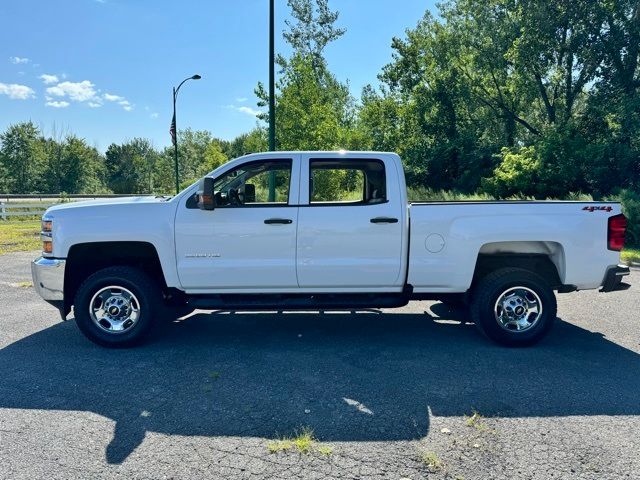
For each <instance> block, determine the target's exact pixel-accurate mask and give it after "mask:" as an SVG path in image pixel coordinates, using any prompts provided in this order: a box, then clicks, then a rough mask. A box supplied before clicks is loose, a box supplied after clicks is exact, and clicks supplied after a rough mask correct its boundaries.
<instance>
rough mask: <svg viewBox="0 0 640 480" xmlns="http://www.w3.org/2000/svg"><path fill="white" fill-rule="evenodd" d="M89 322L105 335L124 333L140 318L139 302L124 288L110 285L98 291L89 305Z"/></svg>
mask: <svg viewBox="0 0 640 480" xmlns="http://www.w3.org/2000/svg"><path fill="white" fill-rule="evenodd" d="M89 314H90V315H91V320H93V322H94V323H95V324H96V325H97V326H98V327H99V328H100V329H101V330H103V331H105V332H107V333H113V334H118V333H124V332H127V331H129V330H130V329H131V327H133V326H134V325H135V324H136V323H137V321H138V319H139V318H140V302H139V301H138V299H137V298H136V296H135V295H134V294H133V293H132V292H131V291H130V290H127V289H126V288H124V287H119V286H117V285H111V286H109V287H104V288H101V289H100V290H98V292H97V293H96V294H95V295H94V296H93V298H92V299H91V302H90V303H89Z"/></svg>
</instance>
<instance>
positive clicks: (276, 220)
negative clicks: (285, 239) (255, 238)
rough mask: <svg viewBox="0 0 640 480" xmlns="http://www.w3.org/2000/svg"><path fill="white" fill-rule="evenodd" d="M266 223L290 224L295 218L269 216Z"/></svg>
mask: <svg viewBox="0 0 640 480" xmlns="http://www.w3.org/2000/svg"><path fill="white" fill-rule="evenodd" d="M264 223H266V224H267V225H278V224H280V225H289V224H291V223H293V220H291V219H290V218H267V219H266V220H265V221H264Z"/></svg>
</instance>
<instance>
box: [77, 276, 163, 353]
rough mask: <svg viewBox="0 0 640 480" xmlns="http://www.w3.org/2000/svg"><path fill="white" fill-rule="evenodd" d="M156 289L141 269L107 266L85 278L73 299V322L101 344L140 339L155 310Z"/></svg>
mask: <svg viewBox="0 0 640 480" xmlns="http://www.w3.org/2000/svg"><path fill="white" fill-rule="evenodd" d="M159 297H160V295H159V289H158V288H156V286H155V284H154V283H153V281H152V280H151V279H150V278H149V277H148V276H147V274H146V273H144V272H143V271H141V270H138V269H137V268H132V267H125V266H123V267H110V268H105V269H103V270H99V271H97V272H96V273H94V274H93V275H91V276H90V277H89V278H87V279H86V280H85V281H84V282H83V283H82V285H81V286H80V288H79V289H78V292H77V294H76V297H75V301H74V314H75V318H76V324H77V325H78V328H80V331H81V332H82V333H84V335H85V336H86V337H87V338H88V339H89V340H91V341H92V342H94V343H97V344H98V345H101V346H103V347H129V346H133V345H136V344H138V343H140V341H141V340H142V339H143V338H144V337H145V335H146V334H147V333H149V330H150V329H151V327H152V325H153V323H154V321H155V317H156V315H158V314H159V313H160V312H159V308H158V307H159V306H160V301H159V299H160V298H159Z"/></svg>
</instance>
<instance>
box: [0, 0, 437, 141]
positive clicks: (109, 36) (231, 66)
mask: <svg viewBox="0 0 640 480" xmlns="http://www.w3.org/2000/svg"><path fill="white" fill-rule="evenodd" d="M330 5H331V8H332V9H337V10H339V11H340V19H339V22H338V24H339V26H342V27H345V28H347V33H346V34H345V35H344V36H343V37H342V38H341V39H339V40H338V41H337V42H335V43H333V44H332V45H331V46H330V47H329V48H328V49H327V52H326V55H327V59H328V61H329V66H330V68H331V69H332V71H333V72H334V73H336V75H337V76H338V78H340V79H341V80H343V81H344V80H349V82H350V85H351V90H352V92H353V94H354V95H356V97H359V95H360V91H361V89H362V87H363V86H364V85H366V84H367V83H374V84H376V83H377V79H376V75H377V74H378V73H379V72H380V69H381V67H382V66H383V65H385V64H386V63H388V62H389V60H390V59H391V47H390V45H391V38H392V37H393V36H402V35H403V34H404V30H405V29H406V28H407V27H413V26H415V24H416V22H417V21H418V20H419V19H420V17H421V16H422V15H423V14H424V12H425V10H427V9H430V10H432V11H433V9H434V6H433V5H434V2H433V1H424V0H422V1H419V0H402V1H393V2H391V1H388V0H333V1H330ZM287 14H288V7H287V5H286V0H276V21H277V24H276V32H277V37H276V49H277V51H279V52H282V53H286V46H285V45H284V40H283V39H282V36H281V34H280V33H281V32H282V30H283V29H284V28H285V25H284V19H285V18H286V15H287ZM0 18H1V19H2V20H3V22H2V24H3V28H2V29H1V30H0V131H2V130H4V129H5V128H6V126H7V125H9V124H11V123H15V122H19V121H25V120H32V121H34V122H35V123H36V124H37V125H39V126H40V127H41V128H42V129H43V131H44V132H45V134H47V135H50V134H52V133H53V132H54V131H55V132H57V134H58V135H61V134H64V133H67V132H70V133H71V132H72V133H76V134H78V135H80V136H82V137H84V138H86V139H87V140H88V141H89V143H90V144H92V145H95V146H96V147H98V148H99V149H100V150H101V151H104V150H105V149H106V148H107V146H108V145H109V144H110V143H111V142H122V141H123V140H126V139H130V138H133V137H147V138H150V139H151V140H152V141H153V142H154V144H155V146H156V147H159V148H161V147H163V146H166V145H168V144H169V142H170V138H169V134H168V128H169V123H170V120H171V87H172V86H173V85H175V84H177V83H179V82H180V81H181V80H182V79H183V78H185V77H187V76H190V75H192V74H193V73H199V74H201V75H202V77H203V78H202V80H199V81H190V82H188V83H187V84H186V85H184V86H183V88H182V89H181V91H180V98H179V102H178V128H186V127H187V126H189V127H192V128H194V129H206V130H209V131H211V132H212V133H213V134H214V135H215V136H218V137H221V138H225V139H231V138H233V137H235V136H236V135H238V134H239V133H242V132H244V131H247V130H249V129H251V128H252V127H254V126H255V125H256V118H255V111H256V110H257V107H256V98H255V96H254V94H253V90H254V87H255V85H256V83H257V82H258V81H259V80H262V81H263V82H264V81H266V80H267V76H268V63H267V62H268V60H267V54H268V43H267V42H268V38H267V27H268V24H267V19H268V1H267V0H236V1H231V0H207V1H205V0H202V1H166V0H56V1H51V0H32V1H30V0H20V1H18V0H5V1H3V2H2V3H1V4H0Z"/></svg>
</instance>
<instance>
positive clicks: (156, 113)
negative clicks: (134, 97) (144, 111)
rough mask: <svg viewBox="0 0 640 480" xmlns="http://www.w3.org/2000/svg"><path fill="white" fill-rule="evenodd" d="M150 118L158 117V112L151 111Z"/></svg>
mask: <svg viewBox="0 0 640 480" xmlns="http://www.w3.org/2000/svg"><path fill="white" fill-rule="evenodd" d="M149 116H150V117H151V118H158V116H159V115H158V112H153V113H152V114H151V115H149Z"/></svg>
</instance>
